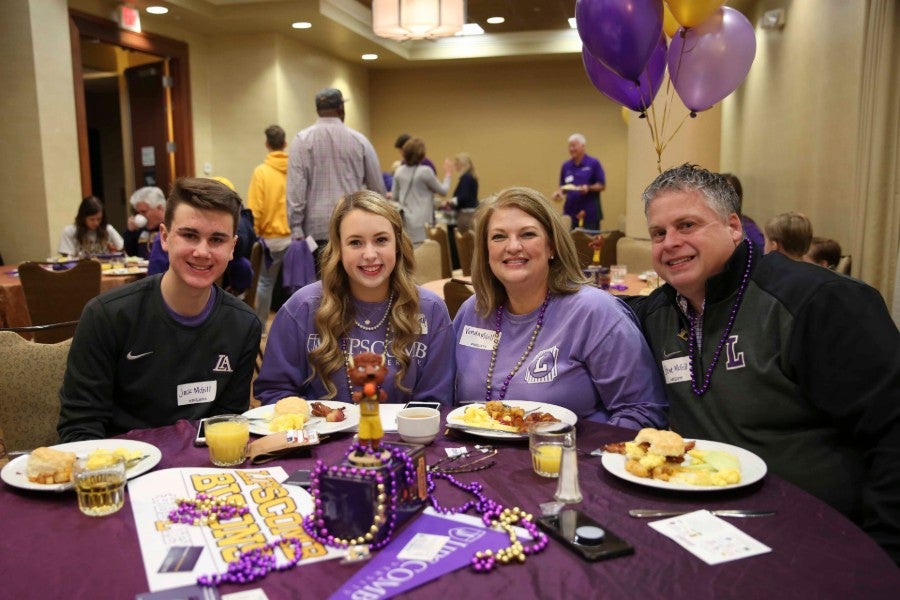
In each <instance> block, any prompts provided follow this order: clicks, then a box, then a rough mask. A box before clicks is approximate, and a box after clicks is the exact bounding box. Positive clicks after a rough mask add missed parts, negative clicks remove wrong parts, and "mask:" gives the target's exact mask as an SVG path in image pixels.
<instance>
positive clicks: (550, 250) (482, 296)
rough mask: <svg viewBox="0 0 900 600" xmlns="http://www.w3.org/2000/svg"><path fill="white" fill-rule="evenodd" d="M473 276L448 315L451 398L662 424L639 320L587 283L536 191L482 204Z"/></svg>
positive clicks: (512, 191)
mask: <svg viewBox="0 0 900 600" xmlns="http://www.w3.org/2000/svg"><path fill="white" fill-rule="evenodd" d="M472 283H473V285H474V286H475V295H474V296H473V297H471V298H469V299H468V300H466V302H465V303H464V304H463V305H462V307H461V308H460V310H459V313H457V315H456V318H455V319H454V321H453V328H454V330H455V331H456V339H457V346H456V364H457V367H458V368H457V377H456V400H457V401H458V402H466V401H487V400H505V399H507V398H508V399H514V400H534V401H538V402H546V403H550V404H556V405H559V406H564V407H566V408H568V409H569V410H571V411H572V412H574V413H575V414H577V415H578V416H579V418H588V419H590V420H592V421H601V422H609V423H612V424H613V425H619V426H622V427H630V428H632V429H639V428H641V427H657V428H659V427H663V426H665V425H666V409H667V406H668V404H667V402H666V398H665V393H664V391H663V386H662V379H661V377H660V375H659V372H658V370H657V368H656V364H655V363H654V360H653V355H652V354H651V353H650V349H649V348H648V347H647V342H645V341H644V336H643V334H642V333H641V330H640V328H639V327H638V324H637V320H636V319H635V317H634V315H633V314H632V312H631V310H630V309H629V308H628V307H627V306H625V304H624V303H623V302H621V301H620V300H618V299H617V298H615V297H614V296H611V295H609V294H608V293H606V292H604V291H602V290H599V289H597V288H595V287H592V286H589V285H587V283H586V279H585V277H584V275H583V274H582V272H581V268H580V267H579V265H578V255H577V254H576V252H575V245H574V243H573V242H572V238H571V237H570V235H569V232H568V231H566V230H565V228H564V227H563V225H562V222H561V220H560V218H559V217H558V216H557V214H556V211H555V210H554V209H553V208H552V207H551V206H550V203H549V202H547V200H546V199H545V198H544V197H543V196H542V195H541V194H540V193H539V192H536V191H534V190H531V189H528V188H509V189H506V190H503V191H502V192H500V193H499V194H498V195H497V197H496V198H495V199H494V200H493V201H489V202H486V203H484V204H482V205H481V207H480V208H479V212H478V213H477V215H476V218H475V252H474V257H473V261H472Z"/></svg>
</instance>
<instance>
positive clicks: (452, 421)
mask: <svg viewBox="0 0 900 600" xmlns="http://www.w3.org/2000/svg"><path fill="white" fill-rule="evenodd" d="M503 404H506V405H507V406H513V407H518V408H523V409H525V412H529V411H532V410H535V409H537V412H545V413H550V414H551V415H553V416H554V417H556V418H557V419H559V420H560V421H562V422H563V423H567V424H569V425H574V424H575V423H577V422H578V416H577V415H576V414H575V413H573V412H572V411H571V410H569V409H568V408H565V407H562V406H557V405H555V404H545V403H543V402H532V401H530V400H504V401H503ZM479 405H480V406H484V403H482V402H474V403H469V404H464V405H463V406H458V407H456V408H454V409H453V410H452V411H450V413H449V414H448V415H447V427H453V428H456V429H465V430H466V432H467V433H471V434H472V435H477V436H480V437H485V438H491V439H496V440H503V439H506V440H510V439H512V440H521V439H527V438H528V434H527V433H513V432H511V431H500V430H496V431H495V430H493V429H467V428H469V427H480V426H479V425H473V424H470V423H466V422H465V421H463V415H464V414H465V412H466V408H468V407H470V406H479Z"/></svg>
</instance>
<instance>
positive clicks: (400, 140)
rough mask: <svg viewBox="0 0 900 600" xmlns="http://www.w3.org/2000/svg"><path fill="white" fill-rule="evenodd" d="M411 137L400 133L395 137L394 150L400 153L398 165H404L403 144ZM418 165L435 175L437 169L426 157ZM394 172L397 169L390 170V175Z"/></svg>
mask: <svg viewBox="0 0 900 600" xmlns="http://www.w3.org/2000/svg"><path fill="white" fill-rule="evenodd" d="M411 137H412V136H411V135H409V134H408V133H401V134H400V135H398V136H397V139H396V140H395V141H394V148H396V149H397V151H398V152H399V153H400V164H405V160H406V159H405V158H403V144H405V143H406V142H408V141H409V138H411ZM419 164H421V165H422V166H424V167H428V168H429V169H431V171H432V173H434V174H435V175H437V168H436V167H435V166H434V163H433V162H431V161H430V160H429V159H428V157H427V156H423V157H422V162H421V163H419ZM397 166H400V165H397ZM396 171H397V167H394V168H393V169H392V170H391V173H395V172H396ZM388 189H390V187H388Z"/></svg>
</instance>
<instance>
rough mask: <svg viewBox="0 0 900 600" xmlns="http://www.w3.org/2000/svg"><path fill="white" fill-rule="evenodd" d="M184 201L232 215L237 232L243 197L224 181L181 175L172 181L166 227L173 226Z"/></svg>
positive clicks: (234, 228)
mask: <svg viewBox="0 0 900 600" xmlns="http://www.w3.org/2000/svg"><path fill="white" fill-rule="evenodd" d="M181 203H184V204H187V205H188V206H193V207H194V208H196V209H198V210H214V211H218V212H224V213H228V214H230V215H231V219H232V223H233V230H232V232H231V233H232V235H234V234H235V233H237V226H238V220H239V219H240V217H241V197H240V196H238V195H237V193H236V192H234V190H231V189H229V188H228V186H227V185H225V184H224V183H220V182H218V181H216V180H214V179H206V178H203V177H181V178H179V179H176V180H175V181H174V182H173V183H172V191H170V192H169V201H168V203H167V204H166V217H165V221H164V222H165V224H166V228H167V229H168V228H170V227H171V226H172V219H173V217H174V215H175V209H176V208H178V205H179V204H181Z"/></svg>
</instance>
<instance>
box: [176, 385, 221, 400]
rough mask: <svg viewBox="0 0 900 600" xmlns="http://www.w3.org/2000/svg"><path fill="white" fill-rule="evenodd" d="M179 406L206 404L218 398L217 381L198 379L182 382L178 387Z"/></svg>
mask: <svg viewBox="0 0 900 600" xmlns="http://www.w3.org/2000/svg"><path fill="white" fill-rule="evenodd" d="M177 394H178V406H188V405H189V404H204V403H206V402H212V401H213V400H215V399H216V381H215V380H212V381H198V382H197V383H182V384H181V385H179V386H178V388H177Z"/></svg>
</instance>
